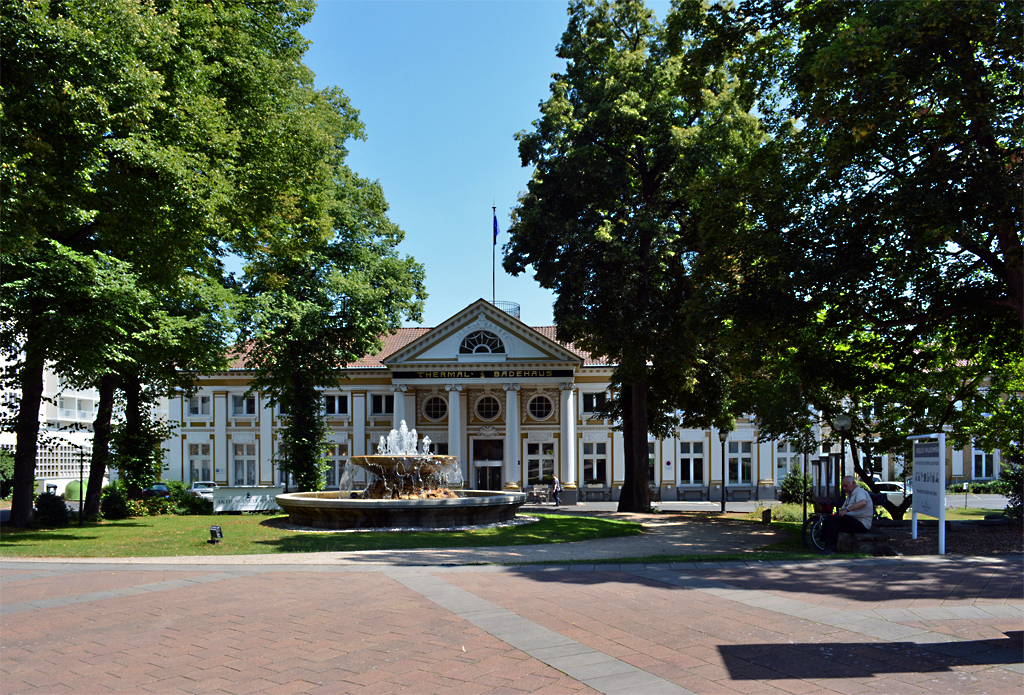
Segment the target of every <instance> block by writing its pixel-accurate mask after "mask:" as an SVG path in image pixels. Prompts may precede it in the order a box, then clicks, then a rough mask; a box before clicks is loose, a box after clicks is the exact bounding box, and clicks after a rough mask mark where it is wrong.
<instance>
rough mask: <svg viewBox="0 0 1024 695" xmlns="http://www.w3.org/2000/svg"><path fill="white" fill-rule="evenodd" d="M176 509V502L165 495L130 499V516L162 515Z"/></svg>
mask: <svg viewBox="0 0 1024 695" xmlns="http://www.w3.org/2000/svg"><path fill="white" fill-rule="evenodd" d="M173 511H174V504H173V503H172V502H171V501H170V500H169V499H165V498H163V497H151V498H149V499H144V500H128V515H129V516H160V515H161V514H170V513H171V512H173Z"/></svg>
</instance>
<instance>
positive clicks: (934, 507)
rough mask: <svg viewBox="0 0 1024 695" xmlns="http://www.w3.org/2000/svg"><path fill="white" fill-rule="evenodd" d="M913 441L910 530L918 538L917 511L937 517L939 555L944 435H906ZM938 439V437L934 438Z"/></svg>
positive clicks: (941, 545)
mask: <svg viewBox="0 0 1024 695" xmlns="http://www.w3.org/2000/svg"><path fill="white" fill-rule="evenodd" d="M907 439H909V440H911V441H913V442H914V456H913V461H914V478H913V480H914V492H913V494H914V505H913V512H912V514H911V517H910V519H911V522H910V524H911V531H912V535H913V537H914V538H917V513H918V512H921V513H922V514H925V515H927V516H931V517H935V518H936V519H938V520H939V555H945V554H946V435H945V434H944V433H941V432H940V433H939V434H922V435H919V436H916V437H907ZM936 440H937V441H936Z"/></svg>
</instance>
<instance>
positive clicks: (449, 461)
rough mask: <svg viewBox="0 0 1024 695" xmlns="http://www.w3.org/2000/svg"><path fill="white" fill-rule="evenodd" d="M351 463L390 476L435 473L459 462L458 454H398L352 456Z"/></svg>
mask: <svg viewBox="0 0 1024 695" xmlns="http://www.w3.org/2000/svg"><path fill="white" fill-rule="evenodd" d="M349 460H350V461H352V463H353V464H354V465H356V466H359V467H360V468H365V469H366V470H368V471H370V472H371V473H376V474H378V475H383V476H385V477H391V476H395V475H409V474H411V473H412V472H413V471H419V473H420V475H421V476H423V475H430V474H432V473H437V472H438V471H440V470H442V469H443V468H445V467H446V466H452V465H455V464H457V463H458V462H459V457H458V456H434V455H429V454H424V455H422V456H416V455H406V454H403V455H399V456H387V455H383V454H380V455H376V456H353V457H351V459H349Z"/></svg>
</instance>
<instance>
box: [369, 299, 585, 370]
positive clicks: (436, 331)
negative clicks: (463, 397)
mask: <svg viewBox="0 0 1024 695" xmlns="http://www.w3.org/2000/svg"><path fill="white" fill-rule="evenodd" d="M491 336H493V338H496V339H497V341H499V342H500V345H498V344H497V343H495V342H494V340H493V339H492V338H491ZM464 344H467V345H469V346H470V347H473V346H477V349H478V351H477V352H470V353H467V352H466V350H464V349H463V345H464ZM582 362H583V360H582V358H581V357H580V356H579V355H577V354H576V353H574V352H572V351H571V350H568V349H567V348H565V347H564V346H563V345H561V344H559V343H556V342H555V341H553V340H551V339H550V338H548V337H547V336H545V335H543V334H542V333H540V332H539V331H537V330H534V329H533V328H531V327H530V326H527V325H526V324H525V323H523V322H522V321H520V320H519V319H517V318H515V317H514V316H511V315H509V314H507V313H505V312H504V311H502V310H501V309H498V308H497V307H495V306H494V305H493V304H491V303H490V302H488V301H486V300H484V299H480V300H478V301H476V302H474V303H472V304H470V305H469V306H468V307H466V308H465V309H463V310H462V311H460V312H458V313H457V314H455V315H454V316H452V317H451V318H450V319H448V320H447V321H445V322H444V323H442V324H441V325H439V326H437V327H436V328H433V329H431V330H429V331H427V332H426V333H424V334H423V335H421V336H420V337H419V338H417V339H416V340H413V341H412V342H410V343H409V344H407V345H405V346H403V347H402V348H400V349H398V350H396V351H395V352H394V353H392V354H391V355H388V356H387V357H386V358H384V360H383V363H384V364H385V365H387V366H388V367H389V368H391V369H401V368H406V369H409V368H425V367H428V366H437V367H452V366H455V365H461V366H463V367H469V366H471V365H480V366H484V367H489V366H493V365H496V364H502V365H508V366H512V365H515V366H516V368H521V369H526V368H531V367H538V366H541V365H551V364H561V365H565V366H568V365H572V366H578V365H581V364H582Z"/></svg>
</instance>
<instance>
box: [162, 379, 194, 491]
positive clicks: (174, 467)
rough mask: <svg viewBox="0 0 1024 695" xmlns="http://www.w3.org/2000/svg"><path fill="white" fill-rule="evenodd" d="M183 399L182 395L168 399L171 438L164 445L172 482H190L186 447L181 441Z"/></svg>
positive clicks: (169, 476)
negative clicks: (186, 468)
mask: <svg viewBox="0 0 1024 695" xmlns="http://www.w3.org/2000/svg"><path fill="white" fill-rule="evenodd" d="M182 398H183V396H182V395H181V394H175V395H173V396H171V397H170V398H169V399H167V424H169V425H170V426H171V436H170V437H169V438H168V439H167V441H165V442H164V443H163V450H164V452H165V453H164V460H165V461H167V466H168V470H167V472H168V473H169V475H168V476H167V477H168V478H170V479H171V480H188V477H187V474H186V473H185V462H184V460H183V459H184V456H183V455H182V450H183V449H184V445H183V444H182V440H181V423H182V417H183V416H182Z"/></svg>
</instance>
